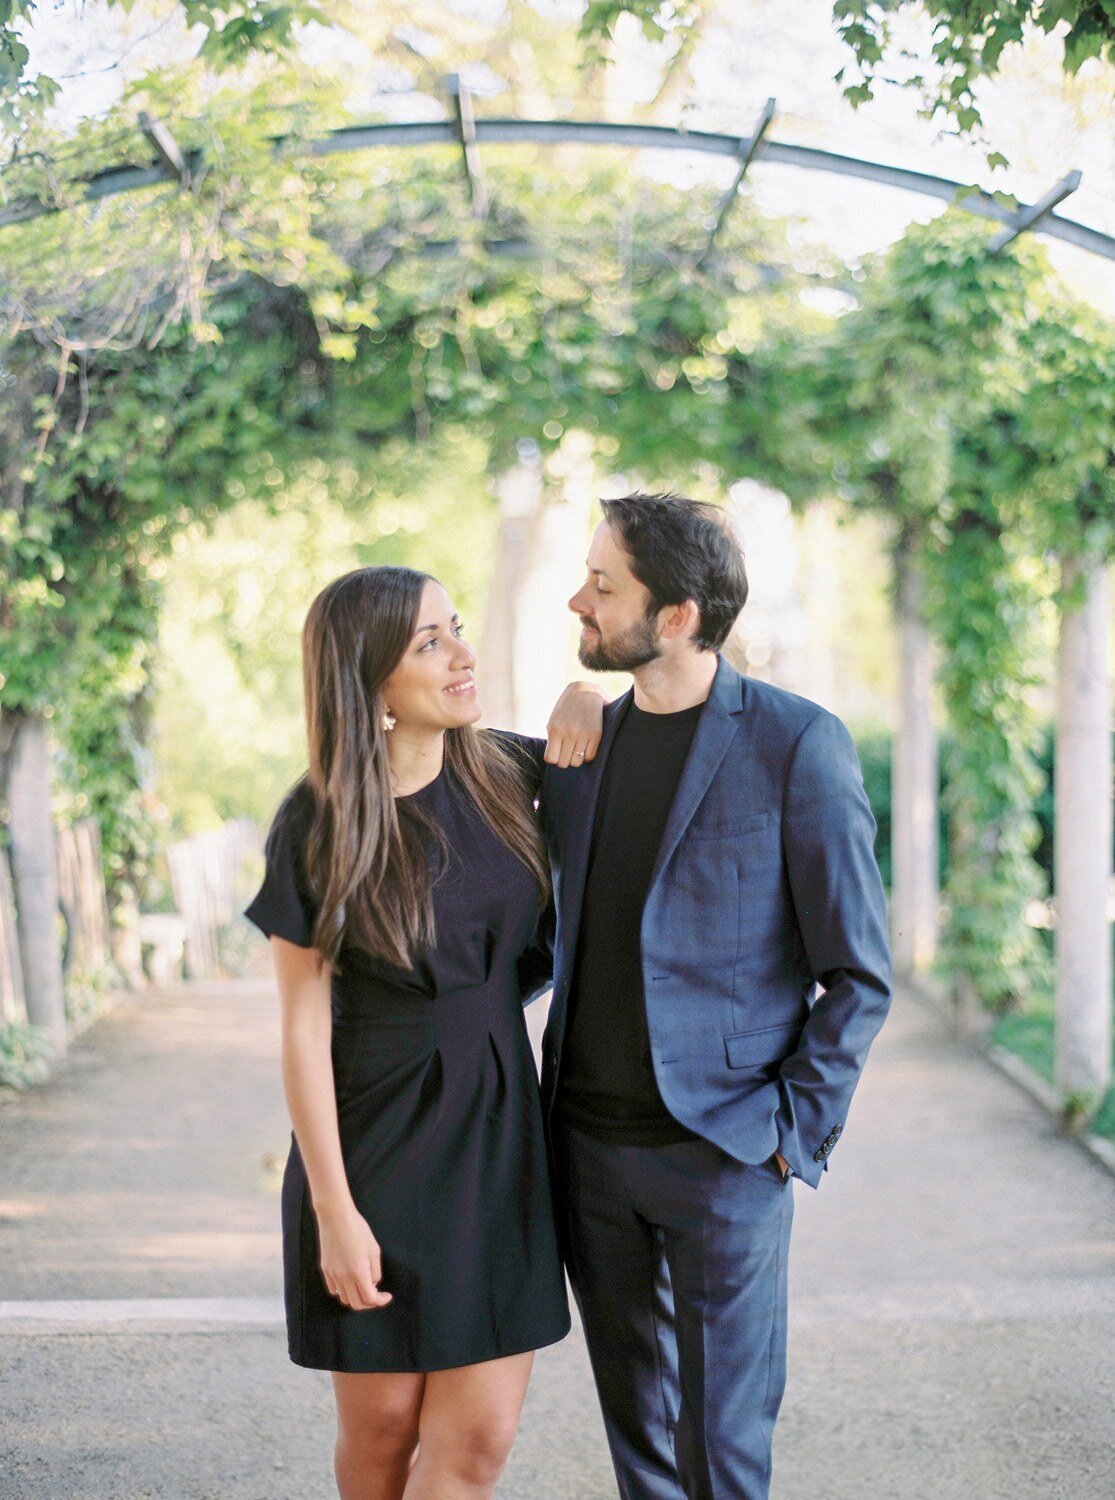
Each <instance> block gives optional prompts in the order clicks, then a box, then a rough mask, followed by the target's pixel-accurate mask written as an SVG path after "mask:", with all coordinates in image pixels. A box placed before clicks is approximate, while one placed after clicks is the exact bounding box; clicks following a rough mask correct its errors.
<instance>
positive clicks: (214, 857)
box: [166, 818, 261, 979]
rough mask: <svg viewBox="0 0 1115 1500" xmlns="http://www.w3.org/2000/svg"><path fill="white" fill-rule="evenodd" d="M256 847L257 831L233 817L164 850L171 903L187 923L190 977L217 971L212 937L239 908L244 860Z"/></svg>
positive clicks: (246, 820) (246, 821) (258, 845)
mask: <svg viewBox="0 0 1115 1500" xmlns="http://www.w3.org/2000/svg"><path fill="white" fill-rule="evenodd" d="M260 848H261V835H260V831H259V828H258V827H257V826H256V824H255V823H253V822H252V821H251V819H250V818H234V819H233V820H232V821H231V822H228V823H223V824H222V825H221V827H220V828H214V829H213V830H212V831H211V832H207V833H198V834H195V835H194V837H193V838H191V839H184V840H183V841H182V842H181V843H178V844H171V845H169V847H168V848H167V851H166V855H167V863H168V865H169V866H170V883H171V888H172V889H173V891H174V900H175V904H176V905H177V907H178V910H179V911H180V912H181V914H182V916H183V918H184V920H185V923H186V973H187V974H188V975H189V977H190V978H191V979H208V978H210V977H211V976H212V975H214V974H215V973H216V972H217V970H218V965H219V954H218V951H217V938H218V934H219V932H220V930H221V928H222V927H224V926H225V925H226V924H227V923H228V922H230V921H231V920H232V919H233V917H234V916H235V915H236V913H237V911H238V910H239V906H240V898H241V895H242V892H241V890H240V879H239V877H240V872H241V870H242V868H243V864H244V859H245V857H246V856H247V855H249V854H255V853H258V852H259V850H260Z"/></svg>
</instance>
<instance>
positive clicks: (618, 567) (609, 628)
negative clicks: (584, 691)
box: [569, 521, 662, 672]
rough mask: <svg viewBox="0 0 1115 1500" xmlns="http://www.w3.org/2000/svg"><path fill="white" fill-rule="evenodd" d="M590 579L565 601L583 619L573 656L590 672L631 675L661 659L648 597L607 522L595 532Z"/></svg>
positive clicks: (591, 550) (587, 563)
mask: <svg viewBox="0 0 1115 1500" xmlns="http://www.w3.org/2000/svg"><path fill="white" fill-rule="evenodd" d="M585 566H586V568H587V570H588V577H587V578H586V579H585V581H584V583H583V584H582V585H581V587H580V588H579V589H578V590H577V592H576V593H575V594H574V595H573V597H572V599H570V601H569V608H570V609H571V610H572V611H573V613H574V614H575V615H578V616H579V617H580V620H581V639H580V643H579V645H578V648H577V656H578V657H579V659H580V662H581V665H582V666H583V667H588V668H589V670H590V671H593V672H634V671H636V670H637V669H638V668H639V667H645V666H646V665H647V663H648V662H652V661H657V660H658V658H659V657H660V656H661V655H662V650H661V645H660V642H659V638H658V625H657V622H656V621H655V620H648V618H647V609H648V607H649V605H650V593H649V591H648V590H647V588H646V586H645V585H644V584H641V583H640V582H639V580H638V579H637V578H636V577H635V575H634V573H632V571H631V565H630V560H629V557H628V554H627V552H626V551H625V550H624V549H623V547H622V546H621V545H620V543H619V541H618V539H617V538H616V536H615V533H614V532H613V531H612V528H611V527H610V526H609V525H608V523H607V521H601V523H600V525H599V526H598V527H597V528H596V533H595V535H594V536H593V539H592V545H591V546H590V547H589V550H588V558H587V560H586V564H585Z"/></svg>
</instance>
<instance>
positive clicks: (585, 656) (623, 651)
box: [577, 619, 662, 672]
mask: <svg viewBox="0 0 1115 1500" xmlns="http://www.w3.org/2000/svg"><path fill="white" fill-rule="evenodd" d="M661 655H662V652H661V651H660V650H659V649H658V636H657V634H656V633H655V629H654V625H653V623H652V622H651V621H650V620H645V619H644V620H639V621H638V622H637V623H636V624H634V625H631V626H629V627H628V628H627V629H626V630H625V631H624V632H623V634H622V635H618V636H616V637H615V639H614V640H612V641H611V642H610V643H609V644H608V645H605V644H604V638H603V636H601V635H599V634H598V636H597V641H596V644H595V645H590V644H589V642H588V641H587V640H586V639H585V638H584V636H582V637H581V643H580V645H579V647H578V648H577V660H578V661H579V662H580V663H581V666H582V667H587V668H588V669H589V671H590V672H635V671H637V670H638V669H639V667H645V666H646V665H647V663H648V662H652V661H657V660H658V658H659V657H660V656H661Z"/></svg>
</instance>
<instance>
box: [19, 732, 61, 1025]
mask: <svg viewBox="0 0 1115 1500" xmlns="http://www.w3.org/2000/svg"><path fill="white" fill-rule="evenodd" d="M5 717H8V715H7V714H5ZM8 733H9V734H10V736H11V738H10V749H9V752H8V810H9V814H10V817H11V826H10V834H11V862H12V885H13V887H14V890H15V906H16V931H17V933H18V937H19V952H20V962H21V966H22V969H23V994H24V1000H25V1003H26V1006H27V1019H28V1020H29V1021H30V1022H31V1023H32V1025H34V1026H41V1027H43V1029H44V1030H45V1031H46V1033H47V1035H48V1036H49V1037H50V1040H51V1043H52V1044H53V1046H54V1048H55V1051H56V1052H57V1053H58V1054H59V1055H60V1054H62V1053H63V1052H65V1050H66V1003H65V992H64V989H63V981H62V943H61V933H60V929H59V911H58V871H57V867H56V864H55V855H54V827H53V824H52V822H51V817H50V800H51V774H50V739H49V734H48V726H47V720H46V719H45V717H44V716H43V715H42V714H30V713H23V712H21V711H20V710H13V711H12V712H11V717H10V722H9V724H8Z"/></svg>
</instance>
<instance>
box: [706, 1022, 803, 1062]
mask: <svg viewBox="0 0 1115 1500" xmlns="http://www.w3.org/2000/svg"><path fill="white" fill-rule="evenodd" d="M800 1032H801V1022H800V1021H785V1022H783V1024H782V1025H781V1026H763V1027H762V1028H761V1029H760V1030H758V1031H739V1032H736V1034H735V1035H734V1036H726V1037H725V1038H724V1051H725V1053H726V1054H727V1058H728V1066H729V1068H754V1067H763V1066H765V1065H766V1064H767V1063H772V1062H781V1061H782V1059H783V1058H784V1057H789V1055H790V1053H791V1052H792V1051H793V1050H794V1048H795V1046H796V1045H797V1039H798V1036H799V1034H800Z"/></svg>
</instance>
